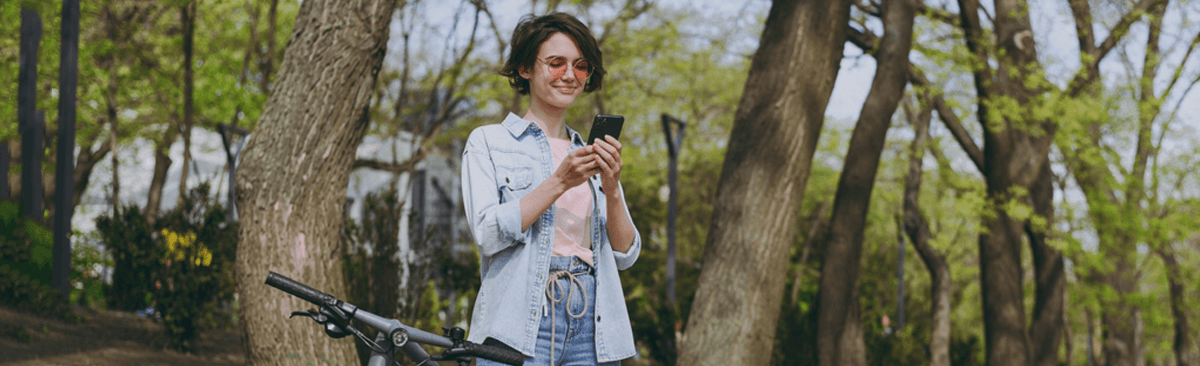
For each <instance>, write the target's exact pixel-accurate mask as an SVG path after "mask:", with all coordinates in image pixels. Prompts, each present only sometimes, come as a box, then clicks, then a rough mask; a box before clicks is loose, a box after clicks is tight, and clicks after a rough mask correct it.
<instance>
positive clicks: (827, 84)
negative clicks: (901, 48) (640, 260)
mask: <svg viewBox="0 0 1200 366" xmlns="http://www.w3.org/2000/svg"><path fill="white" fill-rule="evenodd" d="M849 16H850V2H849V1H848V0H840V1H828V2H825V1H808V2H794V1H776V2H775V3H774V4H773V5H772V6H771V10H770V12H769V14H768V15H767V21H766V25H765V29H764V30H763V35H762V38H761V40H760V42H759V48H758V51H756V52H755V55H754V59H753V61H752V63H751V65H750V74H749V76H748V77H747V80H746V88H745V92H744V93H743V95H742V100H741V102H740V103H739V105H738V111H737V114H736V116H735V117H734V127H733V131H732V133H731V135H730V138H729V147H728V150H727V152H726V155H725V163H724V166H723V167H722V171H721V181H720V183H719V185H718V189H717V198H716V200H715V201H716V202H715V203H714V205H713V214H712V226H711V229H710V230H709V235H708V242H707V246H706V248H705V253H704V266H703V269H702V270H701V272H700V278H699V283H698V285H697V286H698V287H697V290H696V295H695V300H694V302H693V306H692V311H691V314H690V316H689V319H688V322H687V330H686V333H685V334H684V336H683V339H682V341H681V347H680V357H679V363H678V364H680V365H766V364H768V363H769V362H770V360H771V352H770V350H769V349H770V348H771V345H772V344H774V339H775V330H774V329H775V323H776V320H777V319H778V318H779V310H780V301H781V300H782V299H783V285H784V281H783V279H784V276H780V275H779V274H780V273H784V272H785V271H786V269H787V260H788V255H787V253H788V249H789V248H790V247H791V245H792V244H793V243H795V239H796V225H795V218H796V215H798V214H799V212H800V203H801V201H802V199H803V197H804V187H805V184H806V183H807V180H808V175H809V172H810V168H811V162H812V156H813V152H814V151H815V150H816V146H817V138H818V137H819V135H820V131H821V126H822V125H823V123H824V119H825V107H826V105H827V104H828V103H829V97H830V94H831V93H832V91H833V82H834V80H835V79H836V78H837V72H838V67H839V66H840V65H839V62H840V61H841V58H842V48H843V45H844V44H845V40H846V22H847V21H848V20H849Z"/></svg>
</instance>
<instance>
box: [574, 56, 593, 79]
mask: <svg viewBox="0 0 1200 366" xmlns="http://www.w3.org/2000/svg"><path fill="white" fill-rule="evenodd" d="M574 71H575V78H576V79H579V80H586V79H587V78H588V77H590V76H592V65H591V64H589V63H588V62H587V60H579V61H575V70H574Z"/></svg>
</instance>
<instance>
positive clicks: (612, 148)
mask: <svg viewBox="0 0 1200 366" xmlns="http://www.w3.org/2000/svg"><path fill="white" fill-rule="evenodd" d="M592 147H593V154H594V155H595V156H596V162H597V163H599V165H600V184H601V186H602V187H604V188H606V189H605V194H609V195H612V194H619V193H618V192H619V191H620V190H619V189H618V188H617V184H618V183H620V181H621V166H622V165H623V164H624V163H623V162H622V161H621V142H620V141H617V139H616V138H613V137H612V136H608V135H605V136H604V138H603V139H596V141H595V142H594V143H592Z"/></svg>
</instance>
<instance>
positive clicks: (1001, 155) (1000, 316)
mask: <svg viewBox="0 0 1200 366" xmlns="http://www.w3.org/2000/svg"><path fill="white" fill-rule="evenodd" d="M959 8H960V9H962V11H961V13H960V14H959V15H960V18H961V22H962V27H963V30H964V31H965V34H966V36H965V40H966V44H967V48H968V49H969V50H970V52H971V53H972V56H973V57H974V59H975V60H974V62H973V63H974V67H973V70H972V71H973V74H974V78H975V87H976V94H977V95H978V100H979V102H978V104H977V108H978V110H977V115H978V117H979V120H980V124H981V125H983V127H984V133H983V141H984V149H983V156H984V161H983V171H982V173H983V175H984V179H985V181H986V183H987V197H988V202H989V205H991V206H992V207H993V208H992V209H990V212H989V213H988V214H987V215H985V216H984V220H983V221H984V222H983V227H984V230H983V231H982V233H981V234H980V235H979V258H980V282H981V285H982V289H983V318H984V334H985V338H986V348H987V362H988V364H989V365H1029V364H1031V361H1032V356H1031V352H1030V349H1031V347H1030V345H1029V337H1028V332H1027V331H1026V328H1025V324H1026V314H1025V307H1024V304H1023V302H1024V300H1023V299H1024V294H1023V292H1022V288H1021V287H1022V282H1023V281H1022V269H1021V245H1022V237H1023V236H1024V235H1023V234H1025V232H1024V228H1025V220H1023V219H1022V218H1020V217H1014V216H1010V215H1009V212H1008V211H1007V210H1006V209H1005V207H1006V206H1008V205H1009V203H1011V202H1018V203H1021V204H1026V205H1028V204H1030V203H1031V202H1030V197H1029V195H1028V194H1027V193H1028V192H1029V191H1030V189H1031V187H1032V186H1033V184H1034V182H1035V181H1036V180H1037V179H1038V176H1039V174H1040V173H1041V172H1042V168H1043V165H1046V164H1049V158H1048V152H1049V147H1050V143H1051V142H1053V136H1054V127H1055V126H1054V125H1053V124H1052V123H1050V122H1048V121H1038V120H1033V119H1031V118H1030V116H1031V113H1029V110H1028V109H1026V108H1022V109H1019V110H1014V111H997V112H1004V113H997V114H995V115H993V114H991V113H992V112H993V111H991V110H990V109H989V108H991V107H994V106H996V105H997V102H1000V101H1011V102H1012V103H1015V104H1017V105H1021V106H1030V105H1032V104H1031V103H1032V102H1034V101H1035V100H1036V99H1037V97H1038V95H1039V94H1040V93H1041V92H1042V90H1041V86H1040V85H1036V84H1034V85H1031V84H1030V83H1027V82H1026V81H1027V80H1030V79H1031V78H1030V76H1031V75H1035V73H1036V71H1037V67H1038V62H1037V51H1036V45H1035V44H1034V37H1033V33H1032V32H1033V30H1032V28H1031V27H1030V21H1029V7H1028V4H1027V3H1026V2H1025V1H1024V0H998V1H996V3H995V8H996V11H995V13H996V19H995V21H994V24H995V29H994V32H993V34H994V36H995V40H994V42H995V44H996V47H997V50H996V52H995V55H996V59H995V60H996V63H997V67H996V69H995V70H993V69H992V68H991V67H990V66H989V65H988V62H987V60H988V59H989V57H990V55H989V52H988V50H987V49H985V48H984V44H985V43H986V42H984V40H983V39H982V37H983V34H984V33H983V30H982V26H981V22H980V19H979V4H978V2H977V1H975V0H959ZM1054 333H1055V334H1056V336H1057V334H1058V333H1059V332H1058V331H1055V332H1054Z"/></svg>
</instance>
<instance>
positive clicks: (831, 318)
mask: <svg viewBox="0 0 1200 366" xmlns="http://www.w3.org/2000/svg"><path fill="white" fill-rule="evenodd" d="M915 13H916V10H915V6H914V4H912V3H910V2H909V1H893V2H886V3H884V4H883V15H884V19H883V22H884V29H885V32H886V33H885V34H884V36H883V39H882V41H881V43H880V48H879V53H878V54H877V55H876V56H875V59H876V60H877V63H878V65H879V67H878V68H877V69H876V70H877V71H876V73H875V79H874V81H872V83H871V91H870V93H868V94H867V100H866V102H864V103H863V108H862V113H861V114H860V116H859V119H858V123H857V124H855V126H854V132H853V134H852V135H851V136H850V147H849V152H847V154H846V162H845V165H844V167H843V169H842V174H841V179H839V180H838V189H837V195H836V196H835V198H834V204H833V214H832V217H831V218H830V224H829V240H828V242H827V243H826V247H825V257H824V262H823V265H822V267H821V280H820V281H821V284H820V290H818V295H817V297H818V301H819V305H818V312H819V313H818V318H817V345H818V350H817V356H818V359H819V360H820V364H821V365H865V364H866V362H867V359H866V344H865V343H864V340H863V339H862V325H861V324H860V322H859V310H858V301H857V293H858V272H859V266H860V265H861V261H862V241H863V232H864V231H865V230H864V229H865V227H866V218H867V210H868V208H869V207H870V202H871V190H872V189H873V188H874V185H875V174H876V172H877V171H878V169H879V159H880V154H882V152H883V147H884V141H885V139H886V137H887V131H888V128H889V127H890V126H891V120H892V114H894V113H895V112H896V107H897V105H898V103H899V102H900V98H901V97H903V95H904V87H905V86H906V85H908V76H909V71H908V69H909V62H908V53H909V50H911V48H912V26H913V17H914V15H915Z"/></svg>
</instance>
